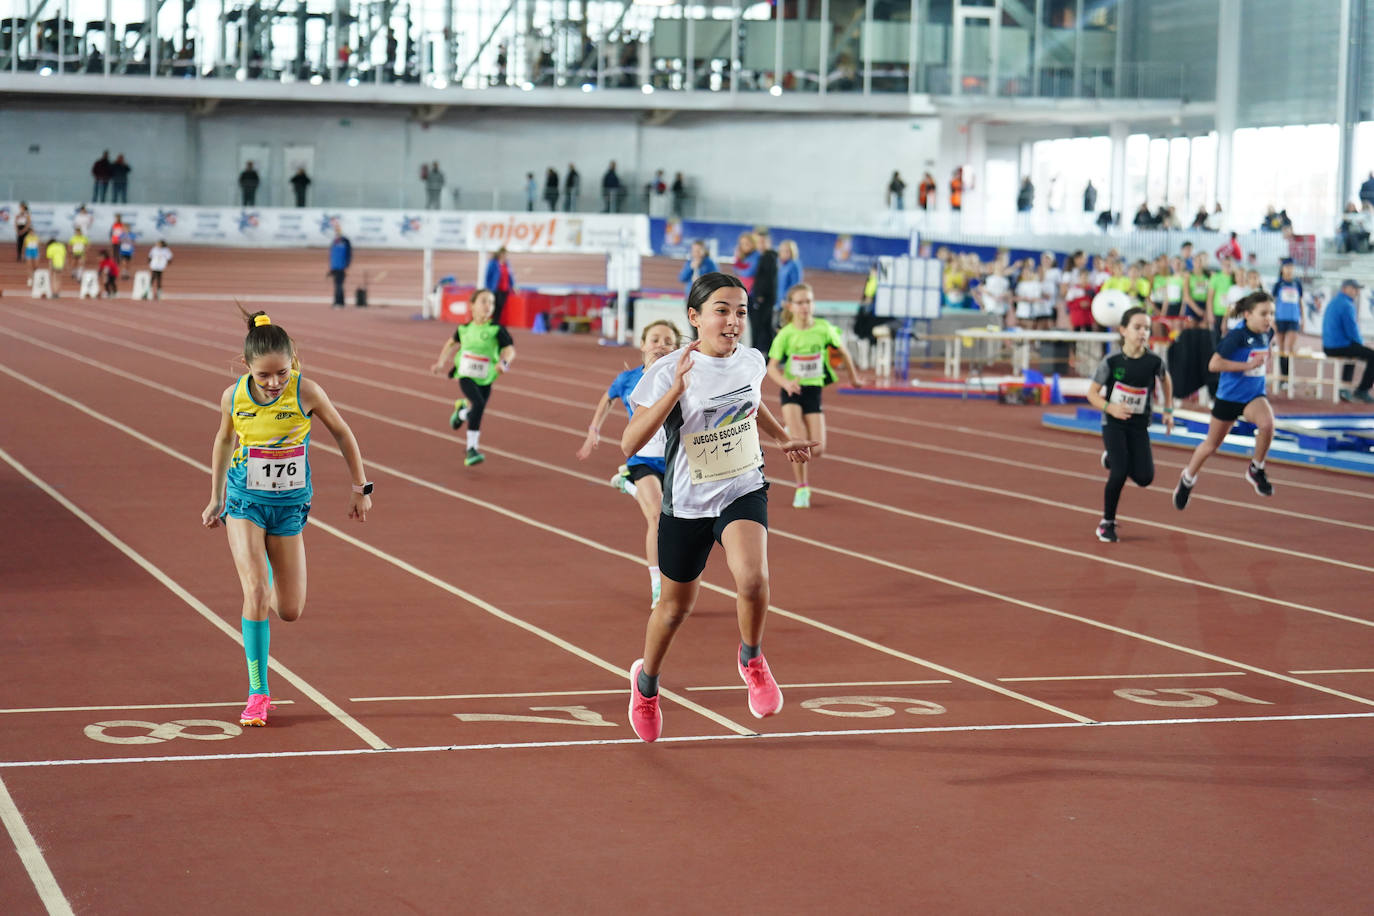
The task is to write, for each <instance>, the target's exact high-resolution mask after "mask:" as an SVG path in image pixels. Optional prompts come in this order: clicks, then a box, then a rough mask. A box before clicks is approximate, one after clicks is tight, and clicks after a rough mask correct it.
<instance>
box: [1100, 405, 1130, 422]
mask: <svg viewBox="0 0 1374 916" xmlns="http://www.w3.org/2000/svg"><path fill="white" fill-rule="evenodd" d="M1103 409H1104V410H1106V411H1107V413H1109V414H1111V415H1112V416H1114V417H1116V418H1117V419H1118V420H1129V419H1130V418H1131V409H1130V408H1129V407H1127V406H1126V405H1125V404H1108V405H1107V406H1106V407H1105V408H1103Z"/></svg>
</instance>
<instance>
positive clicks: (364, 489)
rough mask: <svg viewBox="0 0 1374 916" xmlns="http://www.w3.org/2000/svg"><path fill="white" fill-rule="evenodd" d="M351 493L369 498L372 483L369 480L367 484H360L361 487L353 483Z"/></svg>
mask: <svg viewBox="0 0 1374 916" xmlns="http://www.w3.org/2000/svg"><path fill="white" fill-rule="evenodd" d="M353 492H354V493H358V494H360V495H362V496H371V495H372V481H370V480H369V481H368V482H367V483H365V484H362V485H361V486H360V485H358V484H356V483H355V484H354V485H353Z"/></svg>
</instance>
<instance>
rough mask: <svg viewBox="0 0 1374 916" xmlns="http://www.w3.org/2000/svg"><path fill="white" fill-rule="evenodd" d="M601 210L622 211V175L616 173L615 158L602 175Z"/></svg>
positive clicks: (603, 211) (604, 211)
mask: <svg viewBox="0 0 1374 916" xmlns="http://www.w3.org/2000/svg"><path fill="white" fill-rule="evenodd" d="M601 212H602V213H619V212H620V176H619V175H617V174H616V173H615V160H611V164H610V165H609V166H607V167H606V173H605V174H604V175H602V176H601Z"/></svg>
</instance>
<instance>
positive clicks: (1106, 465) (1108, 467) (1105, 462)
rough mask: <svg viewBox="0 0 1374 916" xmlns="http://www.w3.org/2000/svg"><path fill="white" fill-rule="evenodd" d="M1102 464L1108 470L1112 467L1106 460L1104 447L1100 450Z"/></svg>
mask: <svg viewBox="0 0 1374 916" xmlns="http://www.w3.org/2000/svg"><path fill="white" fill-rule="evenodd" d="M1102 466H1103V467H1104V468H1106V469H1107V470H1109V471H1110V470H1111V469H1112V463H1111V462H1110V461H1108V460H1107V450H1106V449H1103V450H1102Z"/></svg>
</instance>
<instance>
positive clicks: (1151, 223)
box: [1131, 201, 1155, 229]
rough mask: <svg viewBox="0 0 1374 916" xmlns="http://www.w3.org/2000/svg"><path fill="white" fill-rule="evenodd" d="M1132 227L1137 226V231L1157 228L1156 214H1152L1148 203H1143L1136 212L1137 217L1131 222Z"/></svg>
mask: <svg viewBox="0 0 1374 916" xmlns="http://www.w3.org/2000/svg"><path fill="white" fill-rule="evenodd" d="M1131 225H1133V226H1135V227H1136V228H1137V229H1153V228H1155V217H1154V214H1153V213H1151V212H1150V205H1149V204H1148V203H1146V202H1144V201H1141V203H1140V206H1139V207H1138V208H1137V209H1136V211H1135V217H1134V218H1133V219H1132V220H1131Z"/></svg>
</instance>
